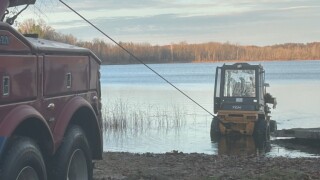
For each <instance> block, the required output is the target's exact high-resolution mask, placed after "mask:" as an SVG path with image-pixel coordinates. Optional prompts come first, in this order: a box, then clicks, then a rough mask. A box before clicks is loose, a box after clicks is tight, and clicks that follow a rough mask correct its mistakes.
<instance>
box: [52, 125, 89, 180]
mask: <svg viewBox="0 0 320 180" xmlns="http://www.w3.org/2000/svg"><path fill="white" fill-rule="evenodd" d="M50 169H52V171H50V174H49V175H50V176H49V178H50V179H52V180H57V179H59V180H90V179H92V174H93V172H92V171H93V169H92V158H91V150H90V147H89V144H88V140H87V138H86V136H85V133H84V132H83V130H82V129H81V127H79V126H77V125H73V126H71V127H70V128H68V130H67V132H66V134H65V137H64V139H63V141H62V144H61V146H60V147H59V149H58V151H57V153H56V154H55V155H54V157H53V159H52V161H51V163H50Z"/></svg>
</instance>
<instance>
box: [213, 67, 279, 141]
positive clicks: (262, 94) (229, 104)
mask: <svg viewBox="0 0 320 180" xmlns="http://www.w3.org/2000/svg"><path fill="white" fill-rule="evenodd" d="M268 86H269V84H267V83H265V71H264V69H263V67H262V66H261V65H250V64H248V63H235V64H233V65H226V64H224V65H223V66H221V67H217V69H216V76H215V91H214V113H215V114H216V116H215V117H214V118H213V119H212V123H211V130H210V135H211V138H212V139H215V138H217V137H219V136H221V135H229V134H233V133H236V134H242V135H249V136H252V135H254V136H257V137H265V138H267V139H269V138H270V132H274V131H276V129H277V127H276V122H275V121H274V120H270V115H269V114H270V112H271V111H270V109H271V108H270V107H269V106H268V104H273V108H275V107H276V105H277V101H276V98H274V97H273V96H272V95H270V94H269V93H267V92H266V88H267V87H268Z"/></svg>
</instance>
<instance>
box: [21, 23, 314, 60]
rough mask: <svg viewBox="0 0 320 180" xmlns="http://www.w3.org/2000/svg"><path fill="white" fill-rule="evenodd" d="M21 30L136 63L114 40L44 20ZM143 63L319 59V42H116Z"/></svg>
mask: <svg viewBox="0 0 320 180" xmlns="http://www.w3.org/2000/svg"><path fill="white" fill-rule="evenodd" d="M18 31H20V32H21V33H23V34H31V33H34V34H38V36H39V38H44V39H48V40H54V41H59V42H63V43H68V44H73V45H76V46H80V47H84V48H88V49H90V50H92V51H93V52H94V53H95V54H96V55H97V56H98V57H99V58H100V59H101V60H102V63H103V64H136V63H138V62H137V61H136V60H135V59H134V58H133V57H131V56H130V55H128V54H127V53H126V52H125V51H123V50H122V49H121V48H120V47H118V46H117V45H115V44H111V43H107V42H106V41H104V40H101V39H93V40H92V41H80V40H78V39H77V38H76V37H74V36H73V35H71V34H67V35H66V34H61V33H58V32H56V31H55V29H53V28H52V27H50V26H48V25H46V23H45V22H44V21H43V20H38V21H35V20H33V19H29V20H26V21H24V22H22V23H19V24H18ZM119 44H121V45H122V46H123V47H125V48H126V49H127V50H129V51H130V52H132V53H133V54H134V55H135V56H136V57H138V58H140V59H141V60H142V61H143V62H145V63H191V62H221V61H268V60H315V59H320V42H312V43H286V44H278V45H272V46H263V47H261V46H245V45H238V44H231V43H219V42H208V43H201V44H188V43H187V42H180V43H172V44H170V45H151V44H149V43H132V42H119Z"/></svg>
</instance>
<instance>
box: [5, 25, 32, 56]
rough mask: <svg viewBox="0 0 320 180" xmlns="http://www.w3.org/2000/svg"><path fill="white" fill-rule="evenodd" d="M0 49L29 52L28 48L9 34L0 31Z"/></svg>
mask: <svg viewBox="0 0 320 180" xmlns="http://www.w3.org/2000/svg"><path fill="white" fill-rule="evenodd" d="M0 47H1V51H10V52H17V51H23V52H25V51H30V48H29V47H28V46H27V45H26V44H24V43H23V42H22V41H21V40H20V39H18V38H17V37H16V36H14V35H13V34H12V33H11V32H9V31H6V30H0Z"/></svg>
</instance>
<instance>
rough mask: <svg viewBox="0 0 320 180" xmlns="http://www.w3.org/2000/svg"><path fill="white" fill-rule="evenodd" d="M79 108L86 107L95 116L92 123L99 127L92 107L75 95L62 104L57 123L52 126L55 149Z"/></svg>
mask: <svg viewBox="0 0 320 180" xmlns="http://www.w3.org/2000/svg"><path fill="white" fill-rule="evenodd" d="M80 108H88V109H89V110H90V111H91V112H92V114H93V115H94V117H95V119H94V122H93V123H95V125H96V127H98V128H99V127H100V126H99V123H98V118H97V116H96V114H95V113H94V112H95V111H94V109H93V108H92V106H91V104H90V103H89V102H88V101H86V100H85V99H84V98H82V97H80V96H76V97H74V98H72V99H71V100H69V101H68V102H67V103H66V104H65V105H64V107H63V111H62V112H61V113H60V115H59V117H58V119H57V123H56V125H55V127H54V130H53V136H54V139H55V142H54V144H55V146H54V147H55V151H56V150H57V148H58V147H59V145H60V143H61V141H62V139H63V137H64V134H65V131H66V129H67V127H68V125H69V124H70V121H71V120H72V117H73V115H74V114H75V113H76V112H77V111H78V110H79V109H80ZM97 132H99V131H97Z"/></svg>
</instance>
